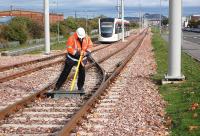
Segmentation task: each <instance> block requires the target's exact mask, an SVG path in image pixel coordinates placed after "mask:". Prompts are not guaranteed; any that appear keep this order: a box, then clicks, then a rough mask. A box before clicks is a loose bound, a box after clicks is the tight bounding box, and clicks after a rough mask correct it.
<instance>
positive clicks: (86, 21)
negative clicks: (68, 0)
mask: <svg viewBox="0 0 200 136" xmlns="http://www.w3.org/2000/svg"><path fill="white" fill-rule="evenodd" d="M85 23H86V24H85V25H86V34H88V15H87V11H86V20H85Z"/></svg>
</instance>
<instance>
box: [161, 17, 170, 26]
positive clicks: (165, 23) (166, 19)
mask: <svg viewBox="0 0 200 136" xmlns="http://www.w3.org/2000/svg"><path fill="white" fill-rule="evenodd" d="M168 23H169V20H168V18H165V19H163V20H162V25H164V26H166V25H168Z"/></svg>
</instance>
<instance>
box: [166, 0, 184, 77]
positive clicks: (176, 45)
mask: <svg viewBox="0 0 200 136" xmlns="http://www.w3.org/2000/svg"><path fill="white" fill-rule="evenodd" d="M169 17H170V23H169V25H170V27H169V29H170V34H169V43H170V45H169V56H168V61H169V62H168V74H167V75H166V76H165V79H167V80H177V79H179V80H182V79H184V76H183V75H181V37H182V36H181V35H182V31H181V23H182V21H181V20H182V0H169Z"/></svg>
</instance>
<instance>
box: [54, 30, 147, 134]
mask: <svg viewBox="0 0 200 136" xmlns="http://www.w3.org/2000/svg"><path fill="white" fill-rule="evenodd" d="M146 35H147V31H146V33H145V35H144V36H143V38H142V40H141V41H140V42H139V44H138V45H137V47H136V48H134V49H133V51H132V52H131V54H129V55H128V57H127V58H126V59H125V60H124V61H123V62H122V63H121V65H120V66H119V67H117V68H116V69H115V71H114V72H113V73H112V75H111V76H110V77H109V78H108V79H107V80H106V81H105V82H104V83H103V84H102V85H101V86H100V87H99V89H98V90H97V91H96V92H95V94H94V95H93V96H92V97H91V98H90V99H89V100H88V101H87V102H86V103H85V104H84V105H83V106H82V107H81V109H80V110H79V111H78V112H77V113H76V114H75V115H73V116H72V118H71V120H70V121H68V122H67V124H66V125H65V126H64V128H63V129H62V130H61V131H60V132H59V133H58V135H59V136H68V135H70V133H71V131H72V130H73V129H74V128H75V127H76V126H77V124H78V123H79V122H80V121H81V119H82V118H83V117H84V116H85V115H86V114H87V113H88V112H89V111H91V109H92V108H93V107H94V106H95V104H96V103H98V101H99V99H101V96H102V95H105V93H106V91H105V90H106V88H108V87H109V85H110V83H111V82H112V81H113V80H114V79H115V78H116V77H117V75H118V74H119V73H120V72H121V70H122V69H123V68H124V67H125V66H126V64H127V63H128V62H129V60H130V59H131V58H132V57H133V56H134V55H135V54H136V52H137V50H138V49H139V47H140V46H141V45H142V43H143V41H144V39H145V37H146Z"/></svg>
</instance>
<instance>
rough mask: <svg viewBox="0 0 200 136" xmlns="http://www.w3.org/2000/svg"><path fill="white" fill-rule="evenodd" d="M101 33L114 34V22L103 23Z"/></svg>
mask: <svg viewBox="0 0 200 136" xmlns="http://www.w3.org/2000/svg"><path fill="white" fill-rule="evenodd" d="M101 33H107V34H108V33H109V34H112V33H113V23H112V22H102V23H101Z"/></svg>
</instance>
